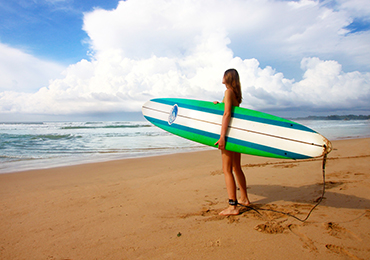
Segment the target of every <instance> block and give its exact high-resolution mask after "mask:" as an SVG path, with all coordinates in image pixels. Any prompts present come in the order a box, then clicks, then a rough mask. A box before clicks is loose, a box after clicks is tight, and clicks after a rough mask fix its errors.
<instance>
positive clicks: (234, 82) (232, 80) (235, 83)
mask: <svg viewBox="0 0 370 260" xmlns="http://www.w3.org/2000/svg"><path fill="white" fill-rule="evenodd" d="M224 79H225V84H227V85H229V86H231V89H232V90H233V91H234V94H235V97H236V100H237V101H238V103H239V104H240V103H242V89H241V86H240V79H239V73H238V71H237V70H236V69H229V70H227V71H225V74H224Z"/></svg>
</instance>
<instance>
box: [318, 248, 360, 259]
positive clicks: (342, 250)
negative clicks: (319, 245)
mask: <svg viewBox="0 0 370 260" xmlns="http://www.w3.org/2000/svg"><path fill="white" fill-rule="evenodd" d="M325 247H326V248H327V249H329V250H330V251H332V252H334V253H336V254H340V255H345V256H348V257H350V258H351V259H356V260H357V259H358V260H359V259H361V258H358V257H357V256H355V255H354V254H352V253H351V252H349V251H348V250H347V249H345V248H343V247H340V246H336V245H332V244H327V245H325Z"/></svg>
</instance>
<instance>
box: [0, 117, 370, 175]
mask: <svg viewBox="0 0 370 260" xmlns="http://www.w3.org/2000/svg"><path fill="white" fill-rule="evenodd" d="M297 122H299V123H301V124H303V125H306V126H308V127H310V128H312V129H314V130H316V131H317V132H319V133H321V134H322V135H324V136H325V137H327V138H328V139H329V140H337V139H348V138H362V137H370V121H369V120H358V121H355V120H354V121H333V120H312V121H308V120H301V121H297ZM206 149H214V148H211V147H208V146H204V145H201V144H198V143H195V142H192V141H189V140H186V139H183V138H181V137H178V136H174V135H172V134H170V133H168V132H165V131H164V130H162V129H159V128H157V127H155V126H153V125H152V124H150V123H149V122H136V121H133V122H38V123H34V122H33V123H26V122H23V123H22V122H20V123H0V173H8V172H14V171H22V170H30V169H41V168H49V167H56V166H67V165H74V164H80V163H88V162H98V161H108V160H114V159H123V158H133V157H146V156H154V155H161V154H170V153H178V152H189V151H198V150H206Z"/></svg>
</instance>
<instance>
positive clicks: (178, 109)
mask: <svg viewBox="0 0 370 260" xmlns="http://www.w3.org/2000/svg"><path fill="white" fill-rule="evenodd" d="M142 113H143V115H144V117H145V118H146V119H147V120H148V121H149V122H151V123H152V124H154V125H155V126H157V127H159V128H162V129H163V130H165V131H168V132H170V133H172V134H175V135H178V136H181V137H184V138H186V139H189V140H192V141H195V142H198V143H202V144H205V145H209V146H212V147H216V146H215V143H216V142H217V141H218V139H219V138H220V133H221V125H222V116H223V113H224V104H223V103H219V104H214V103H213V102H208V101H201V100H193V99H180V98H157V99H152V100H149V101H147V102H146V103H145V104H144V105H143V106H142ZM225 149H226V150H229V151H234V152H239V153H244V154H250V155H256V156H264V157H272V158H281V159H308V158H315V157H320V156H323V155H324V154H325V153H329V152H330V151H331V143H330V141H329V140H328V139H326V138H325V137H324V136H322V135H321V134H319V133H317V132H316V131H314V130H312V129H310V128H308V127H306V126H304V125H302V124H299V123H296V122H293V121H290V120H287V119H284V118H281V117H277V116H274V115H270V114H267V113H263V112H259V111H255V110H251V109H247V108H241V107H233V108H232V117H231V120H230V124H229V127H228V133H227V135H226V145H225Z"/></svg>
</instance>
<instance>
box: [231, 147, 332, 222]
mask: <svg viewBox="0 0 370 260" xmlns="http://www.w3.org/2000/svg"><path fill="white" fill-rule="evenodd" d="M329 152H330V151H329ZM329 152H327V151H325V153H324V155H323V161H322V180H323V184H322V192H321V197H320V198H318V199H317V202H316V204H315V205H314V206H313V207H312V208H311V210H310V211H309V212H308V214H307V216H306V217H305V218H304V219H300V218H299V217H297V216H294V215H292V214H290V213H286V212H282V211H278V210H273V209H263V208H259V209H255V208H254V207H252V206H244V205H242V204H240V203H238V204H239V205H240V206H242V207H246V208H249V209H251V210H253V211H255V212H257V213H258V214H259V215H261V216H262V214H261V213H260V212H259V211H258V210H263V211H270V212H275V213H280V214H283V215H287V216H289V217H292V218H295V219H296V220H298V221H300V222H305V221H306V220H307V219H308V218H309V217H310V215H311V213H312V211H313V210H314V209H315V208H316V207H317V206H318V205H319V204H320V203H321V202H322V200H323V199H324V195H325V167H326V159H327V156H328V153H329Z"/></svg>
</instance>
